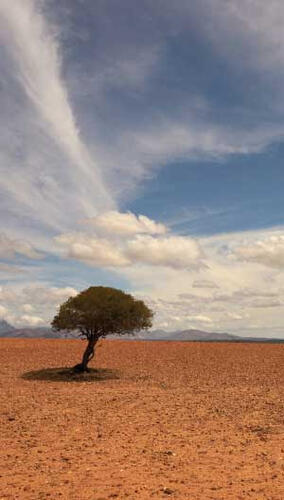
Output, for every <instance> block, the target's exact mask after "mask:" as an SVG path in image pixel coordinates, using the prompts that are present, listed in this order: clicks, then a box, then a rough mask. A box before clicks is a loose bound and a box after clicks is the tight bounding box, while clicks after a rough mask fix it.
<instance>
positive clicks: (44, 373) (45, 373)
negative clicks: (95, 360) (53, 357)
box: [21, 367, 119, 382]
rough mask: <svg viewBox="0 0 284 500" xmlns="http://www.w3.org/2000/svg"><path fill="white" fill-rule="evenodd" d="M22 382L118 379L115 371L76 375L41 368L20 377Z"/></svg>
mask: <svg viewBox="0 0 284 500" xmlns="http://www.w3.org/2000/svg"><path fill="white" fill-rule="evenodd" d="M21 378H23V379H24V380H45V381H49V382H102V381H104V380H114V379H119V375H118V372H117V371H116V370H109V369H107V368H89V371H88V372H85V373H76V372H75V371H74V370H73V368H67V367H60V368H43V369H42V370H34V371H30V372H25V373H23V374H22V375H21Z"/></svg>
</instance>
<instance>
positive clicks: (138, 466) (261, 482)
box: [0, 339, 284, 500]
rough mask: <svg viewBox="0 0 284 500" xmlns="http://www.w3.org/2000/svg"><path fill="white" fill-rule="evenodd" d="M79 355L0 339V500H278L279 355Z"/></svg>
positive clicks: (183, 351)
mask: <svg viewBox="0 0 284 500" xmlns="http://www.w3.org/2000/svg"><path fill="white" fill-rule="evenodd" d="M83 348H84V344H83V342H82V341H80V340H65V339H62V340H45V339H38V340H29V339H21V340H15V339H1V340H0V375H1V377H0V384H1V429H0V435H1V472H0V475H1V477H0V492H1V493H0V499H2V500H4V499H5V500H6V499H11V500H15V499H21V500H22V499H23V500H25V499H30V500H40V499H41V500H45V499H51V500H53V499H70V500H103V499H105V500H106V499H111V498H117V499H151V498H161V499H162V498H178V499H180V500H183V499H190V500H207V499H210V500H211V499H212V500H213V499H214V500H221V499H224V500H227V499H228V500H229V499H233V500H236V499H255V500H261V499H269V500H283V498H284V438H283V431H284V423H283V422H284V407H283V401H284V399H283V396H284V345H269V344H266V345H265V344H230V343H227V344H223V343H208V344H206V343H182V342H144V341H143V342H137V341H123V340H118V341H116V340H109V341H103V342H102V344H101V346H100V347H99V349H98V350H97V355H96V359H94V360H93V361H92V363H91V366H92V367H94V368H97V369H98V371H97V372H93V373H92V374H91V375H88V376H86V377H85V378H84V377H83V378H82V376H81V378H80V381H78V380H77V379H76V378H71V379H70V378H69V379H68V377H67V376H66V373H65V371H64V367H66V366H72V365H74V364H75V363H77V362H79V361H80V357H81V353H82V350H83ZM31 372H32V373H31ZM77 378H78V376H77Z"/></svg>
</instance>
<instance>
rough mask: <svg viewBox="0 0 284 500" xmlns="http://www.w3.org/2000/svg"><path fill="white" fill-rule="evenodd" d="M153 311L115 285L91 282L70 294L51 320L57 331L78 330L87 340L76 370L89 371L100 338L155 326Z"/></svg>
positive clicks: (131, 332)
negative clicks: (89, 364)
mask: <svg viewBox="0 0 284 500" xmlns="http://www.w3.org/2000/svg"><path fill="white" fill-rule="evenodd" d="M152 318H153V312H152V311H151V310H150V309H149V308H148V307H147V306H146V305H145V304H144V302H143V301H142V300H137V299H135V298H134V297H132V295H130V294H127V293H125V292H123V291H122V290H117V289H115V288H109V287H103V286H92V287H90V288H88V289H87V290H84V291H83V292H81V293H79V294H78V295H76V296H75V297H70V298H69V299H68V300H66V302H64V303H63V304H62V305H61V306H60V309H59V312H58V314H56V316H55V317H54V319H53V321H52V327H53V328H54V329H55V330H57V331H66V330H67V331H77V332H79V333H80V334H81V335H82V336H84V337H86V339H87V340H88V345H87V348H86V350H85V352H84V355H83V359H82V362H81V363H80V364H79V365H76V367H75V368H76V370H78V371H86V370H87V365H88V362H89V361H90V360H91V359H92V358H93V357H94V349H95V346H96V343H97V342H98V340H99V339H100V338H103V337H106V336H107V335H112V334H117V335H127V334H128V335H129V334H133V333H135V332H137V331H139V330H145V329H147V328H150V327H151V326H152Z"/></svg>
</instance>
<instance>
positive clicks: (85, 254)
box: [55, 218, 205, 269]
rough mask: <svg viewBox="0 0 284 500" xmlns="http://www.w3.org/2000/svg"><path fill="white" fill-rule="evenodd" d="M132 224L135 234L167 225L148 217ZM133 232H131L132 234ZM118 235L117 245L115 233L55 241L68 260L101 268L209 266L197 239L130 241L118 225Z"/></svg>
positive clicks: (170, 237)
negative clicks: (76, 260)
mask: <svg viewBox="0 0 284 500" xmlns="http://www.w3.org/2000/svg"><path fill="white" fill-rule="evenodd" d="M122 220H123V223H125V219H124V218H122ZM127 220H128V219H126V221H127ZM131 222H133V225H132V226H131V227H132V229H131V233H132V232H134V229H135V232H140V231H142V232H143V230H144V231H146V230H147V231H148V232H149V231H156V232H157V231H160V230H164V226H162V225H161V228H160V225H159V224H156V223H155V222H154V221H150V220H149V219H147V218H146V221H145V220H144V219H143V218H140V219H136V218H134V219H132V218H131ZM104 224H105V220H104ZM104 224H103V228H104V227H105V226H104ZM114 231H115V230H114ZM119 232H120V233H119ZM131 233H130V231H129V232H128V234H129V235H131ZM116 234H117V235H118V234H120V237H121V238H120V239H118V240H116V241H115V243H114V242H113V241H112V240H111V237H112V236H113V233H111V234H110V236H109V238H110V239H106V238H99V237H95V236H92V235H89V234H86V233H70V234H61V235H59V236H57V237H56V238H55V240H56V242H57V243H59V244H60V245H61V246H63V248H65V250H66V255H67V257H69V258H73V259H78V260H82V261H83V262H86V263H89V264H92V265H94V266H97V267H114V268H115V267H126V266H130V265H135V264H139V263H142V264H147V265H150V266H166V267H170V268H173V269H185V268H189V267H190V268H200V267H202V266H203V267H204V266H205V264H204V263H202V258H204V255H203V253H202V250H201V247H200V245H199V244H198V242H197V241H196V240H195V239H193V238H190V237H185V236H174V235H168V236H157V237H155V236H152V235H150V234H138V235H136V236H135V237H134V238H129V239H127V238H125V236H126V229H125V227H124V225H118V226H117V229H116ZM123 236H124V238H123Z"/></svg>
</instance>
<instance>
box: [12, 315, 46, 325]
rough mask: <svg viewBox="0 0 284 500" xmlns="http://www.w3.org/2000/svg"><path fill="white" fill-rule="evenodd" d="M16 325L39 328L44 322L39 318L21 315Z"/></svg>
mask: <svg viewBox="0 0 284 500" xmlns="http://www.w3.org/2000/svg"><path fill="white" fill-rule="evenodd" d="M17 323H20V324H22V325H28V326H39V325H42V324H43V323H44V321H43V319H42V318H40V317H39V316H31V315H30V314H23V316H21V317H20V318H19V319H18V321H17Z"/></svg>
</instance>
